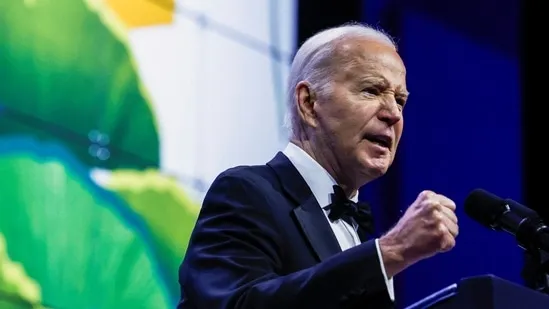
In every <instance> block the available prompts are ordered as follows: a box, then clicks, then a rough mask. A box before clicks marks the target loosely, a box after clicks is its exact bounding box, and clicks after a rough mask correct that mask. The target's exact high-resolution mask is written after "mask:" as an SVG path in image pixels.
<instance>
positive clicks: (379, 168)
mask: <svg viewBox="0 0 549 309" xmlns="http://www.w3.org/2000/svg"><path fill="white" fill-rule="evenodd" d="M363 163H364V164H363V170H364V172H365V174H366V175H367V177H369V178H371V179H370V181H371V180H374V179H376V178H379V177H381V176H383V175H385V174H386V173H387V171H388V170H389V167H390V166H391V163H392V161H391V160H390V159H389V158H369V159H368V160H366V161H365V162H363Z"/></svg>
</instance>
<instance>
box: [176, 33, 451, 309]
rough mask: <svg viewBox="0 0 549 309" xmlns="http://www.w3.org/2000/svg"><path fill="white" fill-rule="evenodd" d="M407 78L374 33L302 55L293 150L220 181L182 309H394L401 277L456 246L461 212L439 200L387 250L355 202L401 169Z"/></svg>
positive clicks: (295, 67) (292, 119)
mask: <svg viewBox="0 0 549 309" xmlns="http://www.w3.org/2000/svg"><path fill="white" fill-rule="evenodd" d="M405 76H406V69H405V67H404V64H403V62H402V60H401V59H400V57H399V55H398V53H397V51H396V47H395V44H394V43H393V41H392V40H391V39H390V38H389V37H388V36H386V35H385V34H383V33H382V32H380V31H377V30H375V29H372V28H370V27H368V26H364V25H344V26H340V27H336V28H332V29H328V30H325V31H322V32H320V33H318V34H316V35H315V36H313V37H311V38H310V39H309V40H307V41H306V42H305V43H304V44H303V45H302V46H301V47H300V49H299V50H298V52H297V54H296V56H295V59H294V61H293V64H292V69H291V75H290V81H289V93H290V95H289V98H288V104H289V105H288V109H289V117H288V123H289V124H290V126H291V129H292V136H291V142H290V143H289V144H288V146H287V147H286V148H285V149H284V150H283V152H280V153H278V154H277V155H276V156H275V157H274V158H273V159H272V160H271V161H270V162H268V163H267V164H266V165H261V166H240V167H235V168H232V169H229V170H227V171H225V172H223V173H222V174H221V175H219V176H218V178H217V179H216V180H215V181H214V183H213V184H212V186H211V188H210V190H209V191H208V193H207V195H206V197H205V200H204V203H203V205H202V210H201V212H200V216H199V218H198V221H197V224H196V226H195V228H194V232H193V233H192V236H191V240H190V243H189V247H188V250H187V254H186V257H185V260H184V262H183V264H182V265H181V268H180V274H179V280H180V285H181V301H180V303H179V307H178V308H181V309H182V308H196V309H229V308H231V309H232V308H257V309H259V308H261V309H268V308H273V309H275V308H276V309H292V308H315V309H316V308H390V307H392V304H393V300H394V295H393V283H392V278H393V277H394V276H395V275H396V274H398V273H399V272H401V271H403V270H404V269H405V268H407V267H409V266H410V265H412V264H414V263H416V262H418V261H420V260H422V259H425V258H427V257H430V256H433V255H434V254H437V253H439V252H443V251H447V250H449V249H451V248H452V247H453V246H454V245H455V237H456V236H457V234H458V226H457V218H456V216H455V214H454V210H455V204H454V202H452V201H451V200H450V199H448V198H446V197H444V196H442V195H440V194H436V193H434V192H431V191H424V192H421V193H420V194H419V195H418V197H417V199H416V200H415V202H414V203H413V204H412V205H410V207H409V208H408V210H407V211H406V212H405V214H404V215H403V217H402V218H401V219H400V221H399V222H398V223H397V224H396V225H395V226H394V228H393V229H392V230H390V231H389V232H387V233H386V234H385V235H384V236H382V237H380V238H373V237H372V234H371V233H372V229H371V222H370V220H371V214H370V212H369V208H368V206H367V205H364V204H363V203H360V202H357V201H358V198H357V193H358V189H359V188H360V187H361V186H363V185H364V184H367V183H368V182H370V181H372V180H374V179H376V178H377V177H380V176H381V175H383V174H385V172H386V171H387V169H388V168H389V166H390V165H391V163H392V162H393V159H394V156H395V152H396V149H397V146H398V143H399V140H400V136H401V134H402V129H403V122H404V121H403V115H402V111H403V109H404V106H405V104H406V99H407V96H408V91H407V90H406V78H405Z"/></svg>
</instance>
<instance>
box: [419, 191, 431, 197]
mask: <svg viewBox="0 0 549 309" xmlns="http://www.w3.org/2000/svg"><path fill="white" fill-rule="evenodd" d="M433 195H435V192H433V191H431V190H423V191H421V193H420V194H419V197H420V198H422V199H427V198H429V197H431V196H433Z"/></svg>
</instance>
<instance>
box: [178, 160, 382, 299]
mask: <svg viewBox="0 0 549 309" xmlns="http://www.w3.org/2000/svg"><path fill="white" fill-rule="evenodd" d="M322 206H326V205H322ZM359 235H360V237H361V238H362V241H363V243H362V244H361V245H358V246H356V247H353V248H351V249H348V250H346V251H343V252H342V251H341V248H340V246H339V244H338V242H337V239H336V238H335V235H334V233H333V231H332V229H331V227H330V225H329V222H328V221H327V219H326V217H325V215H324V213H323V210H322V209H321V205H319V204H318V202H317V201H316V199H315V197H314V195H313V194H312V193H311V190H310V189H309V187H308V186H307V184H306V183H305V181H304V180H303V178H302V177H301V175H300V174H299V172H298V171H297V169H296V168H295V167H294V166H293V164H292V163H291V162H290V160H289V159H288V158H287V157H286V156H285V155H284V154H282V153H278V154H277V155H276V157H275V158H274V159H273V160H271V161H270V162H269V163H267V164H266V165H261V166H241V167H236V168H232V169H229V170H227V171H225V172H223V173H222V174H220V175H219V176H218V177H217V178H216V180H215V181H214V182H213V184H212V186H211V187H210V189H209V191H208V193H207V194H206V197H205V199H204V202H203V205H202V209H201V211H200V215H199V217H198V220H197V223H196V226H195V228H194V231H193V233H192V235H191V239H190V242H189V246H188V249H187V252H186V255H185V259H184V261H183V263H182V265H181V267H180V270H179V283H180V286H181V300H180V302H179V304H178V308H179V309H233V308H238V309H244V308H246V309H248V308H249V309H252V308H253V309H270V308H272V309H294V308H296V309H297V308H318V309H320V308H363V309H365V308H392V307H393V302H392V301H391V300H390V298H389V294H388V292H387V287H386V284H385V279H384V277H383V273H382V270H381V264H380V261H379V257H378V254H377V249H376V246H375V242H374V240H373V239H372V240H367V239H364V235H365V234H364V233H363V232H362V231H359Z"/></svg>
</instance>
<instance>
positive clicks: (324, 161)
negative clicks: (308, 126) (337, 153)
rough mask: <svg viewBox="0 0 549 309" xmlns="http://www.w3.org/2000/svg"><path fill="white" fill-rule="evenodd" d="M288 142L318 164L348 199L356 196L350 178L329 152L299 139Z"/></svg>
mask: <svg viewBox="0 0 549 309" xmlns="http://www.w3.org/2000/svg"><path fill="white" fill-rule="evenodd" d="M290 142H291V143H293V144H295V145H296V146H298V147H299V148H301V149H303V151H305V152H306V153H307V154H308V155H309V156H311V158H313V160H315V161H316V162H318V164H320V166H322V167H323V168H324V169H325V170H326V171H327V172H328V173H329V174H330V176H332V178H333V179H334V180H335V181H336V183H337V184H338V185H339V186H340V187H341V188H343V190H344V191H345V193H346V195H347V196H348V197H353V196H355V195H356V194H357V192H358V188H356V187H355V186H354V185H353V184H352V182H351V181H350V177H348V175H345V174H344V173H343V172H342V168H341V165H340V164H338V161H337V159H336V158H335V157H334V156H333V155H332V154H331V152H329V151H322V150H320V149H318V148H319V147H315V145H314V144H313V143H311V141H310V140H304V139H299V138H292V139H290Z"/></svg>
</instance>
